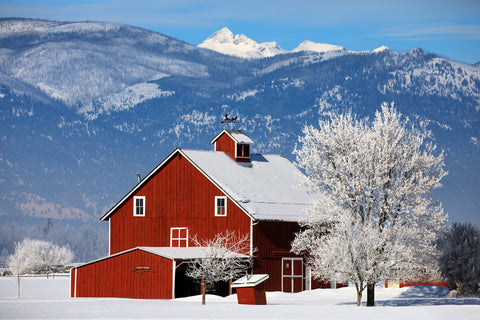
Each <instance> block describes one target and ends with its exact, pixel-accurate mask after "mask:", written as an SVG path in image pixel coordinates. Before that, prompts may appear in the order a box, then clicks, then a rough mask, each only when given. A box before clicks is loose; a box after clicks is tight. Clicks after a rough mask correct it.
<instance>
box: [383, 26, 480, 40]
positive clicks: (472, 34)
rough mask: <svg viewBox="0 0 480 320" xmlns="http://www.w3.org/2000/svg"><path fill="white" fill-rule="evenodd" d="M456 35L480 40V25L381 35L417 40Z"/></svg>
mask: <svg viewBox="0 0 480 320" xmlns="http://www.w3.org/2000/svg"><path fill="white" fill-rule="evenodd" d="M447 35H455V36H460V37H463V38H467V39H480V25H444V26H436V27H426V28H416V29H411V30H402V31H399V32H391V33H385V34H381V35H380V36H383V37H395V38H417V37H424V36H447Z"/></svg>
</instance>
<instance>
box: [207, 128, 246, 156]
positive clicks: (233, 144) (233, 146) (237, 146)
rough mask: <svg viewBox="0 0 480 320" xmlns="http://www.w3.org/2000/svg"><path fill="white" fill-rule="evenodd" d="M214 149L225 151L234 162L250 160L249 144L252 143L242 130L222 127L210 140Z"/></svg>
mask: <svg viewBox="0 0 480 320" xmlns="http://www.w3.org/2000/svg"><path fill="white" fill-rule="evenodd" d="M210 143H213V144H214V146H215V151H222V152H225V153H227V154H228V155H229V156H230V157H231V158H232V159H234V160H235V161H236V162H250V145H252V144H253V141H252V139H250V138H249V137H248V136H247V135H246V134H245V133H244V132H243V131H241V130H234V129H224V130H222V132H220V133H219V134H217V136H216V137H215V138H213V140H212V141H211V142H210Z"/></svg>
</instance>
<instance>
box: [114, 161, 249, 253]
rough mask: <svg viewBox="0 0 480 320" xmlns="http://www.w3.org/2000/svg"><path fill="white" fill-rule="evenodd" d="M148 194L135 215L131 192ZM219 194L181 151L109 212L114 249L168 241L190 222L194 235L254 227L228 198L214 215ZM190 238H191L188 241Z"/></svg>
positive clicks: (202, 236) (166, 244)
mask: <svg viewBox="0 0 480 320" xmlns="http://www.w3.org/2000/svg"><path fill="white" fill-rule="evenodd" d="M134 196H145V216H144V217H138V216H137V217H134V216H133V197H134ZM215 196H225V194H224V193H223V192H221V191H220V190H219V189H218V188H217V187H216V186H215V185H214V184H213V183H212V182H210V180H208V179H207V178H206V177H205V176H204V175H203V174H202V173H200V172H199V171H198V170H197V169H196V168H195V167H194V166H193V165H192V164H191V163H190V162H189V161H188V160H187V159H185V157H183V156H182V155H181V154H180V153H177V154H175V155H173V156H172V158H171V159H170V160H169V161H168V162H167V163H166V164H165V165H164V166H163V168H161V169H160V170H159V171H158V172H157V173H156V174H155V175H153V176H152V177H151V178H150V180H149V181H148V182H147V183H145V184H144V185H143V186H142V187H141V188H140V189H139V190H137V191H136V193H134V194H132V195H131V197H130V199H128V200H127V201H126V202H125V203H124V204H123V205H122V206H121V207H120V208H119V209H118V210H117V211H116V212H115V213H114V214H113V215H112V216H111V217H110V254H115V253H117V252H121V251H124V250H128V249H131V248H134V247H137V246H153V247H169V246H170V228H171V227H187V228H188V234H189V236H190V237H192V236H194V235H197V237H198V238H199V239H210V238H213V237H214V235H215V234H216V233H218V232H222V231H226V230H229V231H235V232H238V233H240V234H241V235H245V234H248V233H250V218H249V217H248V216H247V215H246V214H245V213H244V212H243V211H242V210H241V209H239V208H238V207H237V206H236V205H235V204H234V203H233V202H232V201H231V200H230V199H228V198H227V216H225V217H217V216H215ZM190 245H192V243H191V242H190V243H189V246H190Z"/></svg>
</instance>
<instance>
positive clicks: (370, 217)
mask: <svg viewBox="0 0 480 320" xmlns="http://www.w3.org/2000/svg"><path fill="white" fill-rule="evenodd" d="M319 125H320V128H319V129H317V128H315V127H313V126H306V127H304V129H303V134H304V136H302V137H300V139H299V142H300V145H299V146H298V147H297V148H296V150H295V153H296V155H297V164H298V166H299V167H300V168H301V169H303V170H304V172H305V174H306V176H307V178H308V180H306V181H305V184H307V185H308V186H309V187H310V188H312V189H313V190H315V191H318V193H319V200H318V201H317V202H316V203H314V204H313V205H312V206H311V207H310V208H309V210H308V212H307V217H308V218H307V219H306V221H305V222H304V228H305V229H304V231H302V232H300V233H299V234H297V236H296V238H295V240H294V242H293V244H292V250H293V251H295V252H296V253H305V254H307V257H308V263H309V264H310V265H311V266H312V274H313V275H314V276H315V277H317V278H323V279H334V280H336V281H339V282H345V281H349V282H351V283H354V284H355V286H356V289H357V305H360V303H361V299H362V292H363V291H364V289H365V288H367V305H374V288H375V284H376V283H382V282H384V281H387V280H393V279H411V280H413V279H416V278H423V279H424V278H425V277H426V275H429V274H430V275H431V274H434V272H435V261H436V258H435V252H436V251H435V241H436V237H437V235H438V233H439V231H440V230H441V229H442V228H443V226H444V223H445V219H446V216H445V215H444V214H443V209H442V207H441V204H440V203H438V202H435V201H434V200H432V197H431V191H432V190H434V189H436V188H439V187H440V186H441V184H440V180H441V179H442V178H443V177H444V176H445V175H446V171H445V170H444V169H443V167H444V162H443V153H442V152H439V153H438V154H436V146H435V145H434V144H433V143H431V142H427V139H428V137H429V133H428V132H427V131H426V130H425V129H424V128H420V129H419V128H416V127H415V126H414V125H412V124H410V122H409V119H408V118H403V117H402V115H401V114H400V113H398V112H397V110H396V108H395V107H394V106H393V105H392V106H389V105H387V104H383V105H382V108H381V111H377V112H376V114H375V118H374V120H373V121H369V120H368V119H360V120H359V119H357V118H356V117H355V116H353V115H352V114H351V113H346V114H333V115H332V116H331V117H330V119H329V120H322V121H319Z"/></svg>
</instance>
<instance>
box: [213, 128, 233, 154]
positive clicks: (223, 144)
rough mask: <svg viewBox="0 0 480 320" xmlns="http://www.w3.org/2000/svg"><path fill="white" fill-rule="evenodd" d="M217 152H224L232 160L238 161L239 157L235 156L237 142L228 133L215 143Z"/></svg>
mask: <svg viewBox="0 0 480 320" xmlns="http://www.w3.org/2000/svg"><path fill="white" fill-rule="evenodd" d="M215 151H223V152H225V153H227V154H228V155H229V156H230V157H231V158H232V159H235V160H236V159H237V155H236V154H235V141H234V140H232V138H230V137H229V136H228V134H226V133H224V134H222V135H221V136H220V137H219V138H218V139H217V141H216V142H215Z"/></svg>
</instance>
